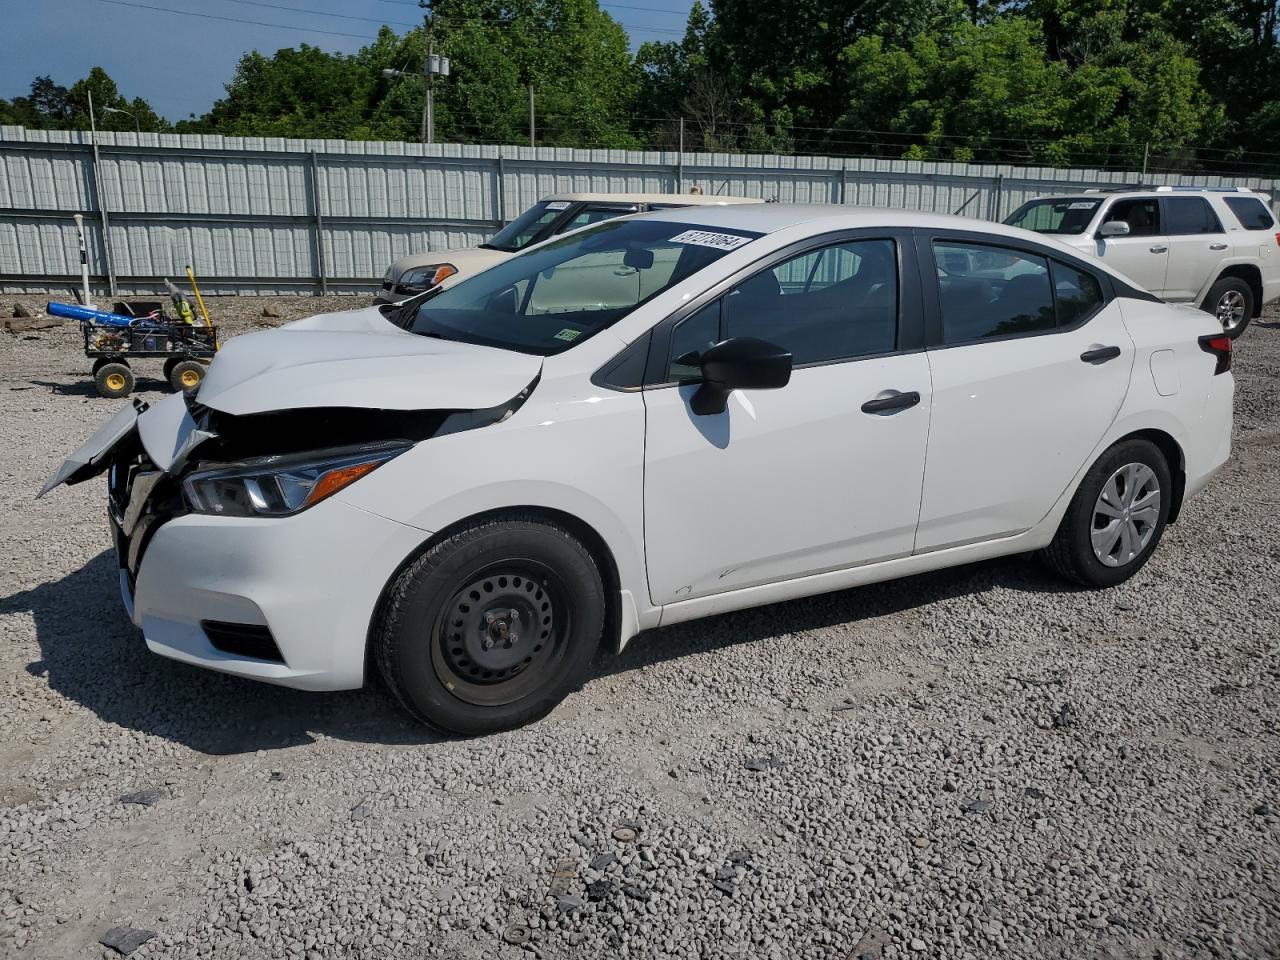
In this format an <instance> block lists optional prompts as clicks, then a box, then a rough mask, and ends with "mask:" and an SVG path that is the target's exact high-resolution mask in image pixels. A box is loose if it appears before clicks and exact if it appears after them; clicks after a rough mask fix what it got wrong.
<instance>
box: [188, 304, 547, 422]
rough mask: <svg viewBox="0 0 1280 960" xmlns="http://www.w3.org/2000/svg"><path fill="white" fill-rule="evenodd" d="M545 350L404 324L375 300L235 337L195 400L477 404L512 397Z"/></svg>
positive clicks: (235, 408)
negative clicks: (424, 332)
mask: <svg viewBox="0 0 1280 960" xmlns="http://www.w3.org/2000/svg"><path fill="white" fill-rule="evenodd" d="M541 367H542V358H541V357H536V356H531V355H528V354H523V353H514V352H512V351H509V350H498V349H495V348H492V347H481V346H475V345H472V344H467V343H455V342H454V341H451V340H437V339H433V338H430V337H423V336H419V335H417V334H414V333H408V332H407V331H405V330H402V329H400V328H399V327H397V326H395V325H394V324H392V323H390V322H389V321H387V320H386V318H384V317H383V316H382V314H381V313H380V312H379V311H378V310H377V309H376V308H374V307H368V308H365V309H361V310H348V311H344V312H342V313H332V314H322V315H320V316H315V317H310V318H308V319H306V320H299V321H297V322H295V323H290V324H286V325H284V326H282V327H279V328H277V329H275V330H264V331H261V332H258V333H249V334H245V335H244V336H240V337H236V338H235V339H234V340H230V341H228V342H227V344H226V345H225V346H224V347H223V348H222V349H221V350H219V351H218V354H217V356H216V357H214V360H213V363H212V364H211V365H210V367H209V372H208V374H207V375H206V376H205V378H204V382H203V383H202V384H201V385H200V391H199V393H197V395H196V400H197V401H198V402H199V403H202V404H204V405H205V406H207V407H211V408H213V409H214V410H220V411H222V412H224V413H229V414H233V415H237V416H238V415H241V414H247V413H266V412H268V411H273V410H294V409H300V408H304V407H361V408H366V409H380V410H480V409H486V408H488V407H495V406H498V405H499V404H501V403H505V402H506V401H508V400H510V399H511V398H512V397H514V396H515V395H516V394H518V393H519V392H520V391H521V390H523V389H524V388H525V387H527V386H528V385H529V384H530V382H532V381H533V379H534V378H535V377H536V376H537V375H538V371H539V370H540V369H541Z"/></svg>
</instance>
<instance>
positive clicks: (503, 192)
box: [494, 151, 507, 226]
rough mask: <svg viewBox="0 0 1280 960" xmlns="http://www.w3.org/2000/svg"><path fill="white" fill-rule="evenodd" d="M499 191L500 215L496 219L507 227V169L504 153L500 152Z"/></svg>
mask: <svg viewBox="0 0 1280 960" xmlns="http://www.w3.org/2000/svg"><path fill="white" fill-rule="evenodd" d="M496 176H497V178H498V189H497V191H495V192H496V193H497V195H498V215H497V216H496V217H494V219H495V220H497V221H498V223H500V224H502V225H503V226H506V224H507V168H506V165H505V164H504V163H503V161H502V152H501V151H499V152H498V172H497V174H496Z"/></svg>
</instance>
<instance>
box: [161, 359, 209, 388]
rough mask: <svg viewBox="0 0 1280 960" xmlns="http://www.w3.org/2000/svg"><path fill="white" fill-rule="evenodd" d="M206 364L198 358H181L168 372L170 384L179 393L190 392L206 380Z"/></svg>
mask: <svg viewBox="0 0 1280 960" xmlns="http://www.w3.org/2000/svg"><path fill="white" fill-rule="evenodd" d="M204 374H205V366H204V364H203V363H200V362H199V361H197V360H181V361H179V362H178V363H175V364H174V365H173V367H172V369H170V370H169V371H168V372H167V375H168V380H169V386H171V387H173V389H174V390H176V391H177V392H178V393H184V392H185V393H190V392H191V391H193V390H196V389H198V388H199V386H200V384H201V383H202V382H203V381H204Z"/></svg>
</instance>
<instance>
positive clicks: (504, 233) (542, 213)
mask: <svg viewBox="0 0 1280 960" xmlns="http://www.w3.org/2000/svg"><path fill="white" fill-rule="evenodd" d="M570 206H571V204H570V203H569V201H568V200H543V201H542V202H541V203H535V204H534V205H533V206H532V207H530V208H529V209H528V210H526V211H525V212H524V213H522V214H520V216H518V217H516V218H515V219H514V220H512V221H511V222H510V223H508V224H507V225H506V226H505V227H503V228H502V229H501V230H499V231H498V232H497V233H495V234H494V235H493V236H492V237H490V238H489V239H488V241H487V242H485V243H482V244H480V246H482V247H488V248H489V249H491V250H506V251H507V252H508V253H513V252H515V251H516V250H521V249H523V248H525V247H527V246H528V245H529V244H530V243H532V242H533V238H534V237H536V236H537V235H538V234H540V233H541V232H542V231H543V230H545V229H546V228H547V226H548V224H550V223H551V222H552V221H553V220H555V219H556V218H557V217H559V216H560V215H561V214H562V213H564V212H565V211H566V210H568V209H569V207H570Z"/></svg>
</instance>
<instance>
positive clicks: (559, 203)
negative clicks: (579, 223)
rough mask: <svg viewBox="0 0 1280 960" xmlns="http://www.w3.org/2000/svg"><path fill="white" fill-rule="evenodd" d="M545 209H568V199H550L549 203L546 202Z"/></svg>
mask: <svg viewBox="0 0 1280 960" xmlns="http://www.w3.org/2000/svg"><path fill="white" fill-rule="evenodd" d="M547 209H548V210H568V209H569V201H568V200H552V201H551V202H550V203H548V204H547Z"/></svg>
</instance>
